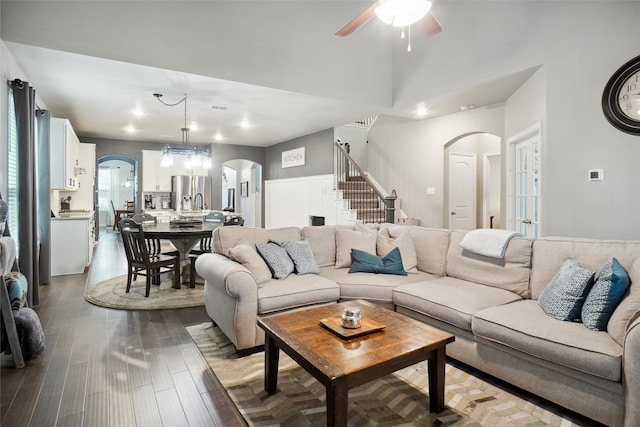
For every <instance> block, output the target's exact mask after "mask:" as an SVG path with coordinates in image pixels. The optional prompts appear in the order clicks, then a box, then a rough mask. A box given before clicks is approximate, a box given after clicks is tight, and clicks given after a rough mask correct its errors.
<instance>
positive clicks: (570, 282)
mask: <svg viewBox="0 0 640 427" xmlns="http://www.w3.org/2000/svg"><path fill="white" fill-rule="evenodd" d="M594 274H595V272H594V271H591V270H589V269H587V268H584V267H582V266H581V265H580V264H578V263H577V262H575V261H574V260H572V259H568V260H565V262H564V263H563V264H562V265H561V266H560V268H559V269H558V271H557V272H556V274H555V275H554V276H553V278H552V279H551V281H550V282H549V284H548V285H547V287H546V288H544V290H543V291H542V294H541V295H540V298H539V299H538V305H540V307H542V310H544V312H545V313H546V314H547V315H549V316H551V317H553V318H554V319H558V320H568V321H574V320H579V319H580V311H581V310H582V305H583V304H584V300H585V298H586V297H587V293H588V292H589V289H590V288H591V285H593V275H594Z"/></svg>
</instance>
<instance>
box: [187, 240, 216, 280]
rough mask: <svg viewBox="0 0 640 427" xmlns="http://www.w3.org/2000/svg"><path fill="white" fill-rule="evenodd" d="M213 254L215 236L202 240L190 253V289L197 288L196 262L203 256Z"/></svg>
mask: <svg viewBox="0 0 640 427" xmlns="http://www.w3.org/2000/svg"><path fill="white" fill-rule="evenodd" d="M211 252H213V236H207V237H203V238H202V239H200V243H199V245H198V246H196V247H195V248H194V249H191V251H189V261H191V265H190V266H189V287H190V288H195V287H196V260H197V259H198V257H199V256H200V255H202V254H206V253H211Z"/></svg>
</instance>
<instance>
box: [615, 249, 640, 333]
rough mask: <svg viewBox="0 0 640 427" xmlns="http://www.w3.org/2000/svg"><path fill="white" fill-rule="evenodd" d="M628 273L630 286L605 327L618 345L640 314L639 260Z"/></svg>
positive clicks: (639, 259)
mask: <svg viewBox="0 0 640 427" xmlns="http://www.w3.org/2000/svg"><path fill="white" fill-rule="evenodd" d="M628 272H629V279H630V281H631V284H630V285H629V287H628V288H627V292H626V293H625V294H624V296H623V298H622V301H620V304H618V307H617V308H616V309H615V311H614V312H613V314H612V315H611V318H610V319H609V324H608V325H607V332H609V335H611V337H612V338H613V339H614V340H615V341H616V342H617V343H618V344H620V345H622V343H623V342H624V334H625V332H626V331H627V327H628V326H629V325H630V324H631V322H633V321H634V320H635V319H636V316H638V315H639V313H640V258H638V259H637V260H636V261H635V262H634V263H633V265H632V266H631V268H630V269H629V270H628Z"/></svg>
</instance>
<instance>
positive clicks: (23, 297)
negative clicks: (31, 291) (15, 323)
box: [4, 271, 28, 317]
mask: <svg viewBox="0 0 640 427" xmlns="http://www.w3.org/2000/svg"><path fill="white" fill-rule="evenodd" d="M4 283H5V285H6V286H7V293H8V294H9V302H10V303H11V311H12V312H13V317H16V316H17V315H18V312H19V311H20V309H21V308H22V307H24V306H25V305H26V303H27V287H28V286H27V278H26V277H25V276H24V274H22V273H20V272H18V271H12V272H10V273H7V274H5V275H4Z"/></svg>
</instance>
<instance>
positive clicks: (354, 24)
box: [336, 2, 378, 37]
mask: <svg viewBox="0 0 640 427" xmlns="http://www.w3.org/2000/svg"><path fill="white" fill-rule="evenodd" d="M376 7H378V2H375V3H374V4H372V5H371V6H370V7H369V8H368V9H367V10H365V11H364V12H362V13H361V14H360V15H358V16H356V17H355V18H354V19H353V20H352V21H351V22H349V23H348V24H347V25H345V26H344V27H342V29H340V31H338V32H337V33H336V36H340V37H346V36H348V35H349V34H351V33H353V32H354V31H355V30H357V29H358V28H360V27H361V26H363V25H364V24H366V23H367V22H368V21H369V20H370V19H371V18H373V15H375V13H376Z"/></svg>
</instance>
